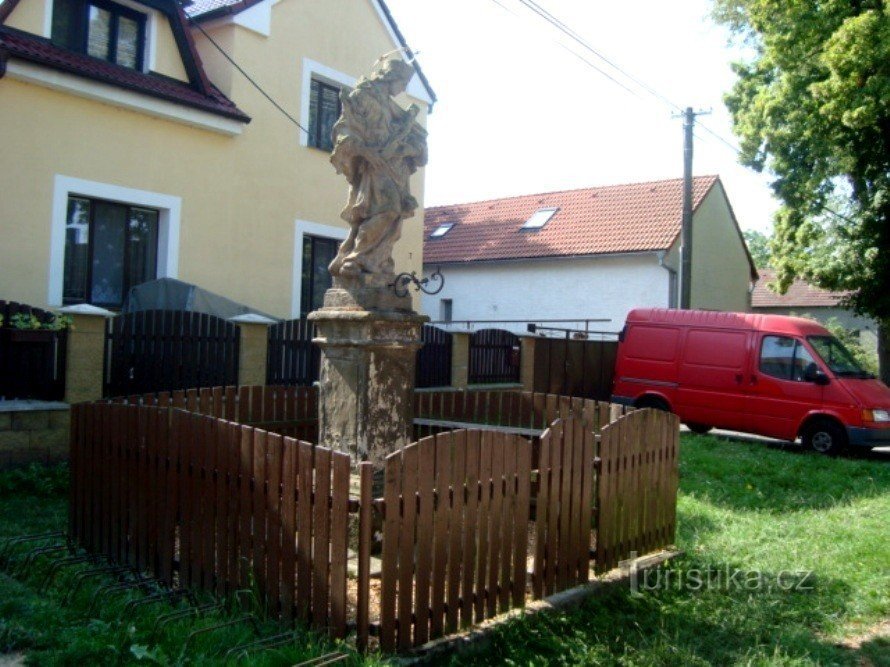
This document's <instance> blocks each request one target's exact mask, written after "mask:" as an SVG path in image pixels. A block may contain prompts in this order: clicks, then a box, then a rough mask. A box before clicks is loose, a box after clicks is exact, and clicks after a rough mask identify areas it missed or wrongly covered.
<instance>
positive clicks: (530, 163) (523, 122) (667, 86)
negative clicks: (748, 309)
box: [387, 0, 777, 233]
mask: <svg viewBox="0 0 890 667" xmlns="http://www.w3.org/2000/svg"><path fill="white" fill-rule="evenodd" d="M537 3H538V4H539V5H540V6H542V7H544V8H545V9H546V10H547V11H549V12H550V13H551V14H553V15H555V16H556V17H557V18H559V19H560V20H561V21H562V22H563V23H564V24H566V25H568V26H570V27H571V28H572V29H573V30H574V31H575V32H577V33H578V34H579V35H580V36H581V37H582V38H583V39H584V40H585V41H586V42H587V43H588V44H590V45H591V46H592V47H593V48H595V49H596V50H597V51H598V52H599V53H600V54H601V55H603V56H605V57H606V58H607V59H608V60H609V61H611V62H612V63H614V64H616V65H618V66H620V67H621V69H622V70H624V71H625V72H628V73H629V74H631V75H632V76H633V77H634V78H635V79H637V80H639V81H641V82H642V83H644V84H645V85H646V86H648V87H649V88H650V89H653V90H655V91H657V92H658V93H659V94H660V95H661V96H662V97H664V98H667V99H668V100H669V101H670V102H673V103H674V104H675V105H677V106H678V107H680V108H685V107H687V106H691V107H693V108H694V109H696V110H710V111H711V114H710V115H706V116H701V117H699V118H698V120H697V122H699V123H702V124H704V125H706V126H707V127H708V128H710V129H711V130H713V131H714V132H715V133H716V134H718V135H720V136H721V137H723V138H724V139H726V140H728V141H730V142H731V143H735V137H734V136H733V134H732V129H731V121H730V117H729V113H728V112H727V110H726V107H725V106H724V104H723V95H724V94H725V93H726V92H727V91H729V90H730V88H731V87H732V84H733V81H734V75H733V73H732V71H731V69H730V63H731V62H732V61H734V60H738V59H739V58H740V57H741V56H742V53H741V50H740V49H739V48H738V47H736V46H732V45H730V44H729V34H728V32H727V31H726V30H725V29H724V28H723V27H722V26H718V25H716V24H714V22H713V21H712V20H711V19H710V18H709V12H710V9H711V2H710V0H677V1H674V2H665V1H664V0H635V1H634V2H615V1H614V0H610V1H608V2H606V1H605V0H537ZM387 5H388V6H389V8H390V10H391V11H392V13H393V16H394V17H395V19H396V22H397V23H398V24H399V27H400V28H401V30H402V32H403V33H404V35H405V37H406V39H407V41H408V43H409V45H410V46H411V48H413V49H414V50H415V51H418V52H419V55H418V61H419V62H420V64H421V67H422V68H423V70H424V73H425V74H426V75H427V77H428V78H429V80H430V83H431V84H432V87H433V89H434V90H435V92H436V95H437V97H438V102H437V103H436V105H435V107H434V110H433V113H432V115H431V116H430V117H429V120H428V125H427V127H428V130H429V133H430V136H429V150H430V161H429V165H428V167H427V171H426V181H425V188H426V190H425V196H424V201H425V205H427V206H431V205H432V206H434V205H439V204H452V203H460V202H469V201H475V200H479V199H488V198H496V197H505V196H510V195H519V194H530V193H537V192H548V191H552V190H566V189H572V188H580V187H589V186H594V185H610V184H619V183H633V182H641V181H649V180H658V179H664V178H680V177H682V175H683V130H682V121H681V120H680V119H679V118H672V117H671V116H672V112H675V111H676V110H675V109H672V107H670V106H669V105H668V104H667V103H665V102H663V101H660V100H658V99H656V98H655V97H653V96H651V95H649V94H648V93H646V92H645V91H643V89H641V88H640V87H639V86H637V85H636V84H634V83H633V82H631V81H629V80H628V79H626V78H625V77H623V75H621V74H620V73H619V72H617V71H616V70H614V69H613V68H611V67H609V66H608V65H607V64H606V63H604V62H603V61H602V60H600V59H597V58H596V57H595V56H594V55H593V54H591V53H590V52H589V51H585V50H584V49H583V48H582V47H579V46H577V45H576V44H574V43H573V42H572V41H571V40H570V39H569V38H567V37H565V36H561V35H560V33H558V31H557V30H556V29H554V28H552V27H551V26H550V25H549V24H548V23H546V22H545V21H543V20H542V19H540V18H538V17H537V16H536V15H535V14H533V13H532V12H531V10H529V9H527V8H526V7H524V6H523V5H521V4H520V2H519V1H518V0H387ZM567 49H570V50H571V51H573V52H574V53H575V54H581V55H583V56H584V57H586V58H587V59H588V60H589V61H590V62H592V63H593V64H595V65H596V66H597V67H599V68H600V69H602V70H604V71H606V73H608V74H609V75H610V76H613V77H614V78H617V79H619V80H620V81H621V82H622V83H623V84H624V85H626V86H627V87H629V88H631V89H632V90H633V91H634V94H631V93H630V92H628V91H627V90H625V89H623V88H621V87H619V86H618V85H616V84H615V83H614V82H612V81H610V80H609V79H608V78H606V77H605V76H604V75H603V74H601V73H600V72H597V71H596V70H594V69H593V68H591V67H590V66H589V65H587V64H585V63H584V62H582V61H581V60H580V59H579V58H578V57H577V55H573V53H572V52H569V50H567ZM696 135H697V136H696V138H695V145H694V167H693V169H694V172H695V174H696V175H704V174H719V175H720V177H721V179H722V181H723V184H724V186H725V188H726V191H727V194H728V195H729V200H730V203H731V205H732V207H733V209H734V211H735V214H736V218H737V219H738V221H739V225H740V226H741V227H742V229H756V230H759V231H762V232H764V233H769V231H770V229H771V226H772V221H771V220H772V214H773V213H774V211H775V209H776V208H777V203H776V201H775V200H774V199H773V197H772V195H771V193H770V190H769V185H768V183H769V179H768V177H767V176H765V175H763V174H757V173H755V172H754V171H752V170H750V169H748V168H747V167H743V166H742V165H740V164H739V163H738V161H737V158H736V155H735V153H734V152H733V151H732V150H731V149H730V148H729V147H727V146H726V145H725V144H724V143H722V142H721V141H720V140H718V139H716V138H714V137H713V136H712V135H711V134H709V133H707V132H706V131H704V130H702V129H701V128H699V129H697V131H696Z"/></svg>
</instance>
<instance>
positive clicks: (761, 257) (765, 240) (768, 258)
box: [742, 229, 772, 269]
mask: <svg viewBox="0 0 890 667" xmlns="http://www.w3.org/2000/svg"><path fill="white" fill-rule="evenodd" d="M742 236H743V237H745V243H747V244H748V252H750V253H751V258H752V259H753V260H754V264H755V266H757V268H758V269H765V268H767V267H769V266H772V252H771V251H770V248H769V243H770V238H769V237H768V236H767V235H766V234H764V233H763V232H758V231H757V230H756V229H746V230H745V231H743V232H742Z"/></svg>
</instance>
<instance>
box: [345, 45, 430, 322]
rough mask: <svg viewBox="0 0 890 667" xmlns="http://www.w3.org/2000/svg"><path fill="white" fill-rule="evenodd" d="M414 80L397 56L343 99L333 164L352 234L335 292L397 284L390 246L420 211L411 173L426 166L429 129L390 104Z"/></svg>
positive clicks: (380, 61)
mask: <svg viewBox="0 0 890 667" xmlns="http://www.w3.org/2000/svg"><path fill="white" fill-rule="evenodd" d="M414 73H415V72H414V68H413V67H412V66H411V65H409V64H408V63H406V62H404V61H403V60H402V59H401V58H400V57H398V56H396V57H394V58H387V57H385V56H384V57H382V58H380V59H378V61H377V62H376V63H375V64H374V68H373V70H372V71H371V73H370V74H368V75H367V76H364V77H362V78H361V79H359V81H358V83H356V85H355V87H354V88H353V89H352V90H351V91H350V92H349V93H348V94H347V95H343V96H341V101H342V103H343V104H342V107H343V111H342V115H341V116H340V118H339V120H337V123H336V124H335V125H334V128H333V137H334V150H333V152H332V153H331V163H332V164H333V165H334V167H335V168H336V169H337V172H338V173H340V174H343V175H344V176H345V177H346V180H347V181H349V186H350V187H349V198H348V200H347V202H346V207H345V208H344V209H343V212H342V213H341V214H340V217H342V218H343V219H344V220H346V222H348V223H349V225H350V231H349V235H348V236H347V237H346V240H345V241H343V243H342V244H341V245H340V249H339V252H338V253H337V256H336V257H335V258H334V261H333V262H331V265H330V271H331V275H332V276H333V277H334V287H345V288H347V289H348V290H350V291H353V290H354V289H356V288H358V287H360V286H359V285H350V284H349V283H350V281H352V280H355V279H362V280H363V282H364V285H365V286H367V287H372V288H373V287H378V288H385V287H386V286H387V284H389V283H391V282H392V280H393V278H394V277H395V272H394V264H393V259H392V249H393V245H394V244H395V242H396V241H397V240H398V239H399V237H400V236H401V233H402V220H404V219H406V218H410V217H411V216H412V215H414V211H415V209H416V208H417V206H418V203H417V200H416V199H414V197H412V196H411V192H410V178H411V174H413V173H414V172H416V171H417V169H418V168H420V167H422V166H423V165H425V164H426V161H427V145H426V130H424V129H423V127H421V125H420V124H419V123H417V121H416V118H417V115H418V113H419V112H420V109H419V107H417V106H416V105H413V104H412V105H411V106H410V107H409V108H408V109H403V108H402V107H401V106H399V104H397V103H396V101H395V100H394V99H393V97H394V96H396V95H398V94H399V93H402V92H404V91H405V89H406V88H407V86H408V82H409V81H410V80H411V77H413V76H414ZM366 307H367V308H371V309H373V308H378V306H366Z"/></svg>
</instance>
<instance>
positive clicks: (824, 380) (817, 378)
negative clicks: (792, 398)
mask: <svg viewBox="0 0 890 667" xmlns="http://www.w3.org/2000/svg"><path fill="white" fill-rule="evenodd" d="M804 380H805V381H806V382H813V383H815V384H818V385H821V386H823V387H824V386H825V385H827V384H828V383H829V382H831V380H829V379H828V376H827V375H826V374H825V373H824V372H822V371H821V370H819V367H818V366H816V364H810V365H809V366H808V367H807V372H806V374H805V375H804Z"/></svg>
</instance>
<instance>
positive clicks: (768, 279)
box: [751, 269, 849, 308]
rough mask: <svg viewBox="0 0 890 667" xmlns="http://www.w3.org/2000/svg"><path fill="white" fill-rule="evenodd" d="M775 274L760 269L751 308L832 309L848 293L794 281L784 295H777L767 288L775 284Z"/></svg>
mask: <svg viewBox="0 0 890 667" xmlns="http://www.w3.org/2000/svg"><path fill="white" fill-rule="evenodd" d="M775 280H776V272H775V271H773V270H772V269H760V280H758V281H757V284H756V285H755V286H754V291H753V292H752V293H751V307H752V308H804V307H808V308H819V307H822V308H832V307H836V306H838V305H840V302H841V301H842V300H843V299H844V297H846V296H847V295H848V294H849V293H848V292H831V291H829V290H824V289H820V288H819V287H813V286H812V285H810V284H809V283H807V282H806V281H804V280H800V279H799V278H798V279H796V280H795V281H794V282H793V283H791V285H790V286H789V287H788V291H787V292H785V294H778V293H776V292H774V291H772V290H771V289H770V288H769V284H770V283H773V282H775Z"/></svg>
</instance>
